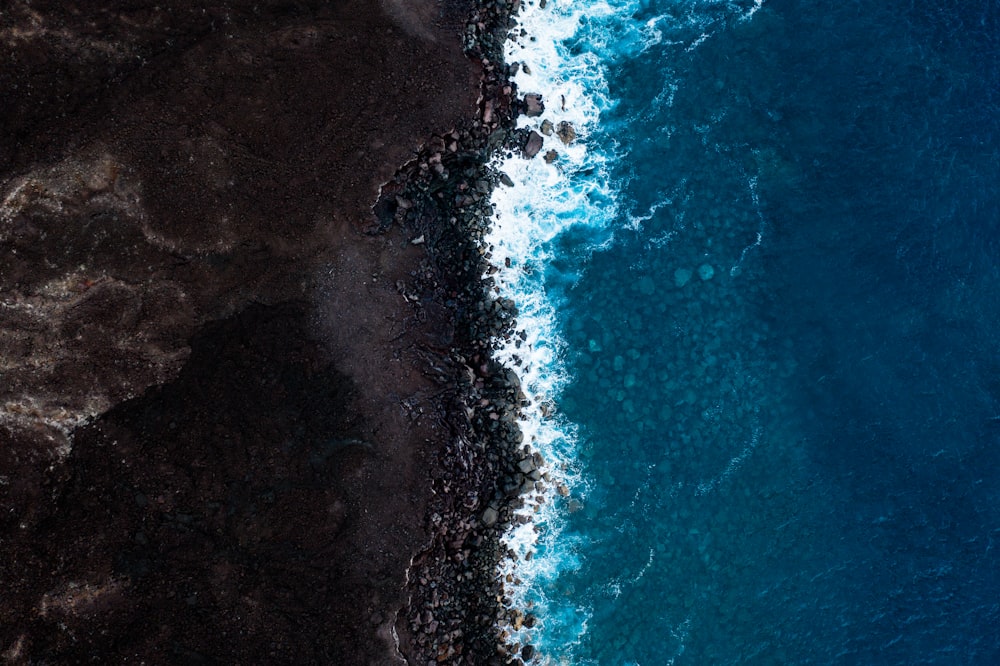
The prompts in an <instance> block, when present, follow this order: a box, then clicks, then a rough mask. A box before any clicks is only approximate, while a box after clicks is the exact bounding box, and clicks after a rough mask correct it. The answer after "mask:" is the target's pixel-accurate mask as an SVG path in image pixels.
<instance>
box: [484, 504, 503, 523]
mask: <svg viewBox="0 0 1000 666" xmlns="http://www.w3.org/2000/svg"><path fill="white" fill-rule="evenodd" d="M499 517H500V514H499V513H497V510H496V509H494V508H493V507H491V506H488V507H486V510H485V511H483V525H486V527H492V526H493V525H496V522H497V519H498V518H499Z"/></svg>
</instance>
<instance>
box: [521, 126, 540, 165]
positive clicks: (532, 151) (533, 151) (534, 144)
mask: <svg viewBox="0 0 1000 666" xmlns="http://www.w3.org/2000/svg"><path fill="white" fill-rule="evenodd" d="M543 141H544V140H543V139H542V135H541V134H539V133H538V132H535V131H532V132H530V133H529V134H528V140H527V141H526V142H525V144H524V156H525V157H527V158H528V159H531V158H532V157H534V156H535V155H537V154H538V151H540V150H541V149H542V142H543Z"/></svg>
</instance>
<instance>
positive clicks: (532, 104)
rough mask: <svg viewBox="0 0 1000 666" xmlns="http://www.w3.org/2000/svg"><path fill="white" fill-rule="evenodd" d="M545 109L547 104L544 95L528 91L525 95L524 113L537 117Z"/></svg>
mask: <svg viewBox="0 0 1000 666" xmlns="http://www.w3.org/2000/svg"><path fill="white" fill-rule="evenodd" d="M544 111H545V104H543V103H542V96H541V95H540V94H538V93H528V94H527V95H525V96H524V115H526V116H528V117H529V118H537V117H538V116H540V115H542V113H543V112H544Z"/></svg>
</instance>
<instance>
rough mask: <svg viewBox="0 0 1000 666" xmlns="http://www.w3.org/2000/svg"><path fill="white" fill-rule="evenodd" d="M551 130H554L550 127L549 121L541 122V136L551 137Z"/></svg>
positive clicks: (550, 122)
mask: <svg viewBox="0 0 1000 666" xmlns="http://www.w3.org/2000/svg"><path fill="white" fill-rule="evenodd" d="M553 129H554V127H553V125H552V121H551V120H543V121H542V127H541V130H542V134H544V135H545V136H552V131H553Z"/></svg>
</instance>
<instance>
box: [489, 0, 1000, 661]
mask: <svg viewBox="0 0 1000 666" xmlns="http://www.w3.org/2000/svg"><path fill="white" fill-rule="evenodd" d="M521 22H522V27H523V28H524V29H525V35H524V36H522V37H520V38H519V39H517V40H513V41H511V42H510V44H509V47H508V53H507V58H508V61H509V62H514V61H518V62H523V63H525V64H527V65H528V73H522V74H520V75H519V76H518V78H517V81H518V84H519V87H520V90H521V91H522V92H540V93H542V94H543V95H544V96H545V100H546V105H547V110H546V113H545V115H544V117H543V118H547V119H549V120H550V121H552V122H554V123H557V124H558V123H559V122H560V121H563V120H565V121H567V122H571V123H572V124H573V125H574V128H575V129H576V132H577V135H578V138H577V140H576V141H574V142H573V144H572V145H569V146H565V145H563V143H562V142H561V141H560V140H559V138H558V137H556V136H551V137H548V138H547V139H546V142H547V145H546V147H545V148H544V149H543V152H544V151H545V150H549V149H553V150H556V151H557V152H558V153H559V156H558V159H556V160H555V161H554V162H553V163H552V164H551V165H550V164H546V163H545V162H544V161H542V160H541V159H540V157H539V158H536V159H535V160H532V161H526V160H523V159H520V158H518V157H513V158H510V159H507V160H504V161H502V162H501V163H500V164H499V165H498V166H499V167H500V168H502V169H503V170H504V171H505V172H507V173H508V174H509V175H510V176H511V177H512V179H513V180H514V181H515V186H514V187H512V188H502V189H501V190H498V191H497V192H496V194H495V199H494V203H495V206H496V208H497V211H498V213H497V219H496V221H495V223H494V229H493V232H492V235H491V236H490V239H489V240H490V243H491V244H492V245H493V246H494V252H493V256H494V259H495V260H497V261H498V263H499V265H500V266H501V267H502V270H501V273H500V287H501V290H502V291H504V293H505V295H509V296H511V297H513V298H514V299H515V301H516V302H517V303H518V306H519V309H520V311H521V314H520V316H519V325H520V327H521V328H522V330H523V331H524V333H525V337H526V339H525V340H523V341H520V340H513V341H510V342H508V343H507V344H506V346H503V348H502V349H501V350H500V352H499V353H500V355H501V357H502V358H504V359H505V360H506V362H507V363H509V364H510V365H512V366H515V367H517V368H518V370H519V372H520V374H521V376H522V380H523V383H524V386H525V389H526V393H527V394H528V396H529V398H530V399H531V401H532V405H531V407H529V408H528V409H527V410H526V414H525V420H524V422H523V427H524V429H525V433H526V436H527V439H528V440H529V441H530V442H531V443H532V445H533V446H534V447H535V448H536V449H537V450H539V451H540V452H541V453H542V454H543V455H544V456H545V457H546V460H547V461H548V472H549V475H550V479H551V482H550V483H549V484H547V487H546V489H545V490H544V491H543V492H541V493H540V494H539V498H540V499H539V500H536V501H533V502H531V503H529V504H528V505H527V506H526V507H525V508H524V509H523V511H524V512H525V513H528V514H530V515H532V517H533V519H534V520H533V522H532V523H530V524H528V525H525V526H522V527H520V528H519V529H518V530H516V531H513V532H512V533H511V534H510V535H508V543H509V544H510V546H511V548H512V549H513V550H514V551H515V552H516V553H517V558H516V559H512V560H511V562H510V563H508V565H507V571H506V572H505V574H507V575H509V576H510V580H511V583H510V585H509V590H508V592H509V593H510V595H511V596H512V598H513V599H515V601H516V602H517V603H518V604H519V605H520V606H522V607H524V608H525V609H526V610H530V611H531V612H532V613H533V614H535V615H536V616H537V617H538V620H539V621H538V623H537V624H536V625H535V626H534V627H533V628H531V629H525V630H522V631H521V632H520V633H519V634H518V635H517V638H518V639H519V640H522V641H530V642H531V643H532V644H534V645H535V646H536V647H537V648H538V650H539V657H538V659H537V661H538V663H551V664H630V665H631V664H635V665H638V664H642V665H644V666H651V665H662V664H737V663H740V664H742V663H759V664H803V663H820V664H858V663H864V664H922V663H934V664H997V663H1000V1H998V0H935V1H934V2H931V1H930V0H907V1H906V2H903V1H896V0H880V1H878V2H876V1H875V0H864V1H856V0H842V1H840V2H836V3H829V2H818V1H817V0H717V1H707V0H634V1H630V0H621V1H616V2H606V1H604V0H574V1H573V2H571V1H569V0H549V2H548V3H547V5H546V7H544V8H541V7H539V6H538V3H537V2H535V3H534V4H532V3H526V4H525V7H524V11H523V12H522V16H521ZM541 120H542V118H539V119H522V121H521V122H522V123H523V124H525V125H527V126H532V127H537V126H539V123H540V121H541ZM506 259H510V266H509V267H508V266H506V261H505V260H506ZM994 542H996V543H994Z"/></svg>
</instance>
